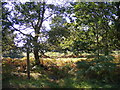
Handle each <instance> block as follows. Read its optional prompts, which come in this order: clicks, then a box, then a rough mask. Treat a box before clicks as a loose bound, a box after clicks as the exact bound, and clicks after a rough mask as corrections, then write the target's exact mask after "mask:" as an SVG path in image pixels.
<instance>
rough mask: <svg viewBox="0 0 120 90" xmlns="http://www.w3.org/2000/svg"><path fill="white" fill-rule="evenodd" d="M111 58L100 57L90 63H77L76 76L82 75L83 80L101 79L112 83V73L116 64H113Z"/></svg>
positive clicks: (112, 58)
mask: <svg viewBox="0 0 120 90" xmlns="http://www.w3.org/2000/svg"><path fill="white" fill-rule="evenodd" d="M113 60H114V57H113V56H100V57H99V58H95V59H94V60H92V61H89V62H88V61H79V62H77V63H76V64H77V68H78V69H79V71H78V75H82V76H83V77H84V78H85V79H90V78H94V79H103V80H106V81H108V80H111V81H114V80H113V79H114V78H113V77H115V75H114V71H115V69H116V64H115V63H113Z"/></svg>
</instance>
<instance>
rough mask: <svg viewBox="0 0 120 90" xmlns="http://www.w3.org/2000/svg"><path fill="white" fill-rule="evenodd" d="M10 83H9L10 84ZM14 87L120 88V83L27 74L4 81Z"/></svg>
mask: <svg viewBox="0 0 120 90" xmlns="http://www.w3.org/2000/svg"><path fill="white" fill-rule="evenodd" d="M8 83H9V84H8ZM3 84H8V85H9V86H7V87H12V88H120V87H119V85H116V84H110V83H103V82H102V81H96V80H85V81H82V80H78V79H77V78H76V77H71V78H69V77H67V78H64V79H60V80H51V79H50V78H49V77H48V76H46V75H43V76H42V77H40V78H37V79H35V78H33V77H32V78H31V79H30V80H28V79H27V77H26V76H19V77H18V76H11V78H10V79H9V81H7V80H6V81H3Z"/></svg>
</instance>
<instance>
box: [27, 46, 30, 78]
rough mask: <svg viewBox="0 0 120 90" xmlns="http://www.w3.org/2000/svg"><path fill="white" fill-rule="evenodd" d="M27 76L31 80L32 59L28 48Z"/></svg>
mask: <svg viewBox="0 0 120 90" xmlns="http://www.w3.org/2000/svg"><path fill="white" fill-rule="evenodd" d="M27 76H28V79H30V59H29V48H27Z"/></svg>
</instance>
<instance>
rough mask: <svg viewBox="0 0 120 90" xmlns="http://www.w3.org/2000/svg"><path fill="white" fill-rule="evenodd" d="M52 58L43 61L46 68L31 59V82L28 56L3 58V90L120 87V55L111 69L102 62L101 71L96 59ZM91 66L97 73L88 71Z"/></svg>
mask: <svg viewBox="0 0 120 90" xmlns="http://www.w3.org/2000/svg"><path fill="white" fill-rule="evenodd" d="M48 55H49V57H48ZM50 55H51V54H50V53H49V54H48V53H47V54H46V56H44V57H42V58H40V62H41V63H42V64H43V65H44V66H45V68H41V67H39V66H35V65H34V58H33V57H32V56H31V57H30V66H31V67H30V70H31V71H30V75H31V78H30V80H29V79H27V73H26V66H27V63H26V57H24V58H21V59H17V58H15V59H12V58H3V63H2V64H3V78H2V79H3V88H120V83H119V80H120V77H119V75H120V65H119V63H120V55H114V57H115V58H114V60H113V61H112V62H107V63H108V64H109V65H108V66H107V63H106V62H104V63H101V62H100V63H101V64H99V70H98V67H96V66H97V63H96V62H94V63H92V64H91V62H92V61H93V59H94V58H95V57H90V58H87V57H86V56H88V55H86V56H85V55H82V56H81V58H78V57H75V56H72V55H69V56H65V55H63V56H64V58H63V56H62V55H61V58H60V55H58V54H56V55H55V53H54V54H53V55H51V56H50ZM57 56H59V57H57ZM80 62H82V63H80ZM103 64H105V65H106V67H103V66H102V65H103ZM113 64H114V65H113ZM100 65H101V66H100ZM105 65H104V66H105ZM111 66H112V68H113V69H114V70H112V68H111ZM91 67H92V68H95V70H94V69H91V70H90V71H89V69H90V68H91ZM100 67H102V69H101V68H100ZM108 67H109V68H108ZM106 68H107V69H106ZM103 69H104V70H103ZM97 70H98V71H97ZM109 70H111V71H110V72H109ZM87 71H88V72H87ZM86 72H87V73H86Z"/></svg>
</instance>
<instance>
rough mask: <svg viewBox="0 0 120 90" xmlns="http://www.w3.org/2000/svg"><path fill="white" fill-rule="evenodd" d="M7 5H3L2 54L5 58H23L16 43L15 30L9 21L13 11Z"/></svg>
mask: <svg viewBox="0 0 120 90" xmlns="http://www.w3.org/2000/svg"><path fill="white" fill-rule="evenodd" d="M6 4H7V3H5V2H3V3H2V18H1V19H2V54H3V57H11V58H18V57H22V56H21V52H20V51H19V48H17V47H16V46H15V43H14V38H15V36H16V35H15V34H14V30H13V29H11V28H10V26H11V25H12V23H11V22H9V21H8V18H9V17H8V16H9V15H10V13H11V11H10V10H9V9H8V8H6V7H5V5H6Z"/></svg>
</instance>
